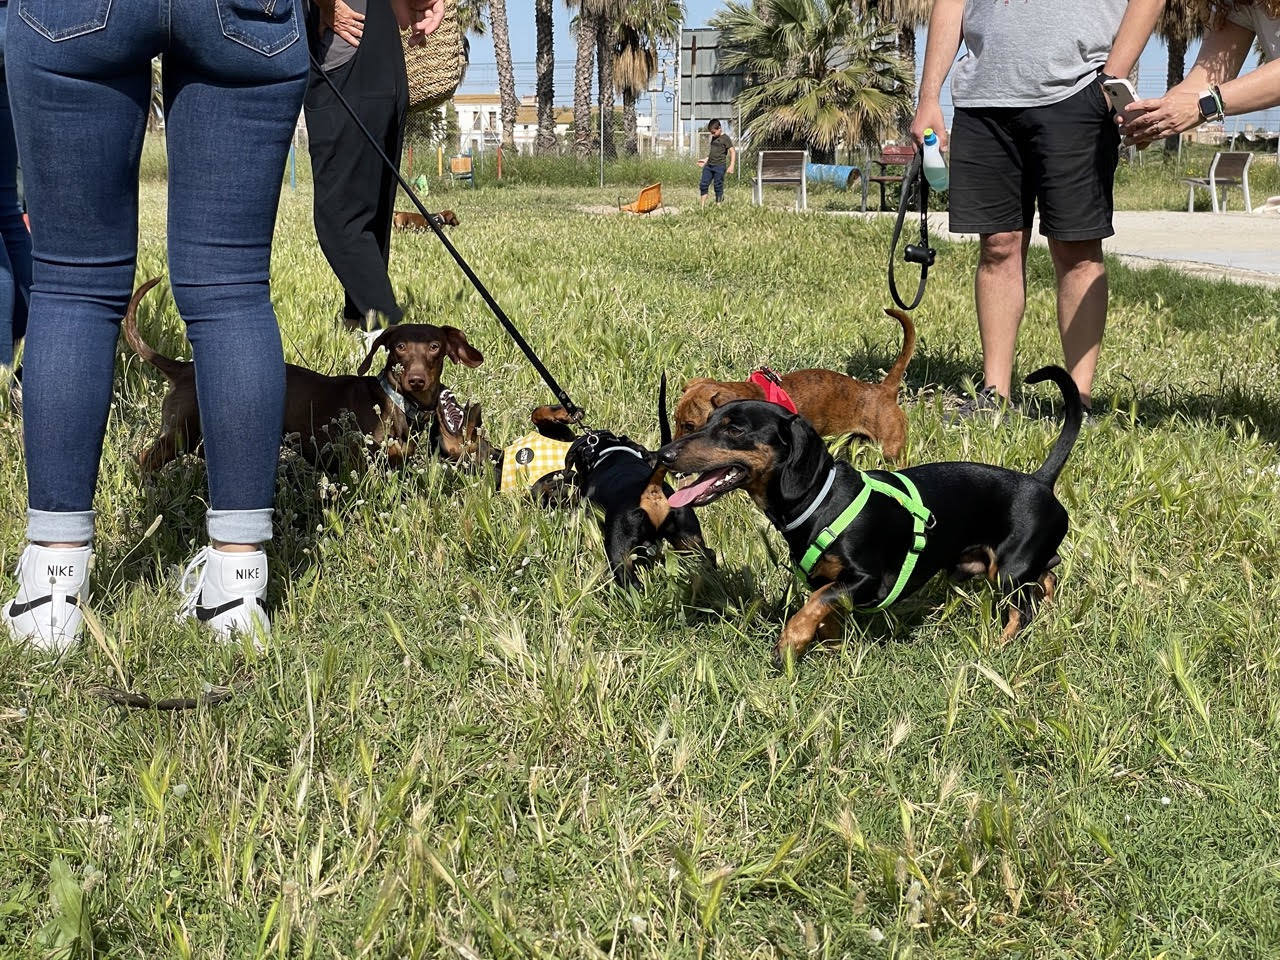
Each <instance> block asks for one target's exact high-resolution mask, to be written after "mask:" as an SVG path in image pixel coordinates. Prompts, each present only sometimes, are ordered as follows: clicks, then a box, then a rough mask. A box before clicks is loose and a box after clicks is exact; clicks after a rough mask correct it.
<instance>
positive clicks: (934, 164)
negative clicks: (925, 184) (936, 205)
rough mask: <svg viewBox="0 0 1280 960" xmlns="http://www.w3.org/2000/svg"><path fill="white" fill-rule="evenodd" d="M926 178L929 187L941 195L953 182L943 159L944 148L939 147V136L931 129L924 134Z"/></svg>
mask: <svg viewBox="0 0 1280 960" xmlns="http://www.w3.org/2000/svg"><path fill="white" fill-rule="evenodd" d="M924 176H925V179H926V180H928V181H929V186H931V187H933V189H935V190H937V191H938V192H939V193H941V192H942V191H943V190H946V189H947V186H948V185H949V184H950V182H951V174H950V173H948V171H947V161H946V160H945V159H943V156H942V148H941V147H940V146H938V135H937V134H936V133H934V132H933V128H932V127H930V128H928V129H927V130H925V132H924Z"/></svg>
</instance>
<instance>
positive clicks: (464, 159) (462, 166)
mask: <svg viewBox="0 0 1280 960" xmlns="http://www.w3.org/2000/svg"><path fill="white" fill-rule="evenodd" d="M449 172H450V173H457V174H468V173H470V172H471V158H470V157H468V156H465V155H464V156H461V157H450V158H449Z"/></svg>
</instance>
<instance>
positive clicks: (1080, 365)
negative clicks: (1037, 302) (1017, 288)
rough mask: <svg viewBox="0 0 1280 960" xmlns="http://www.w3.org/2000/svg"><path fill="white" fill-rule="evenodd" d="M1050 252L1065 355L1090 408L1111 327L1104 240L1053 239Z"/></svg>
mask: <svg viewBox="0 0 1280 960" xmlns="http://www.w3.org/2000/svg"><path fill="white" fill-rule="evenodd" d="M1049 252H1050V253H1051V254H1053V268H1054V271H1055V272H1056V273H1057V275H1058V331H1059V333H1060V334H1061V336H1062V355H1063V357H1064V358H1065V359H1066V361H1067V370H1068V371H1070V373H1071V379H1073V380H1074V381H1075V382H1076V386H1077V387H1078V388H1079V390H1080V399H1081V400H1083V401H1084V405H1085V406H1086V407H1087V406H1089V404H1090V402H1091V400H1092V397H1093V375H1094V371H1095V370H1096V369H1097V367H1098V353H1099V352H1100V351H1101V349H1102V332H1103V329H1104V328H1105V327H1106V325H1107V267H1106V264H1105V263H1103V260H1102V241H1101V240H1080V241H1067V240H1052V239H1051V240H1050V241H1049Z"/></svg>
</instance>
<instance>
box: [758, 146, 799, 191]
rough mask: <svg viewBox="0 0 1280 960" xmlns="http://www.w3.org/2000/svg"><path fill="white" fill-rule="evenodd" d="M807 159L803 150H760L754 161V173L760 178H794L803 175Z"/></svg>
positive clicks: (796, 180) (795, 179)
mask: <svg viewBox="0 0 1280 960" xmlns="http://www.w3.org/2000/svg"><path fill="white" fill-rule="evenodd" d="M807 160H808V152H807V151H805V150H761V151H760V155H759V159H758V160H757V161H756V174H757V176H759V177H760V178H761V179H762V180H794V181H795V182H796V183H799V182H800V180H801V178H803V177H804V165H805V162H806V161H807Z"/></svg>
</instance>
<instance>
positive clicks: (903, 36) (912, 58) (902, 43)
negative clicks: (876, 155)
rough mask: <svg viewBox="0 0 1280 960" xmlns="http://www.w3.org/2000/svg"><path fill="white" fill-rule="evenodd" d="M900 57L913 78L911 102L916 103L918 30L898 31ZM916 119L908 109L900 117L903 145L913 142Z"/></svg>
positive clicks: (905, 27) (903, 27)
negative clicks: (912, 128) (913, 124)
mask: <svg viewBox="0 0 1280 960" xmlns="http://www.w3.org/2000/svg"><path fill="white" fill-rule="evenodd" d="M898 56H899V57H901V58H902V61H903V62H904V63H905V64H906V67H907V76H909V77H910V78H911V89H910V93H911V101H912V102H913V103H914V102H915V99H916V97H915V90H916V28H915V27H914V26H907V25H903V26H902V28H901V29H899V30H898ZM914 119H915V117H913V116H912V114H911V110H910V109H909V108H908V109H906V110H903V111H902V112H901V113H900V114H899V115H898V136H899V138H900V139H901V140H902V142H903V143H910V142H911V123H912V121H913V120H914Z"/></svg>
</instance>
